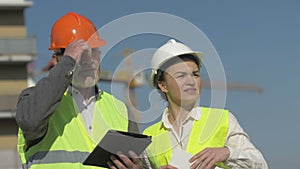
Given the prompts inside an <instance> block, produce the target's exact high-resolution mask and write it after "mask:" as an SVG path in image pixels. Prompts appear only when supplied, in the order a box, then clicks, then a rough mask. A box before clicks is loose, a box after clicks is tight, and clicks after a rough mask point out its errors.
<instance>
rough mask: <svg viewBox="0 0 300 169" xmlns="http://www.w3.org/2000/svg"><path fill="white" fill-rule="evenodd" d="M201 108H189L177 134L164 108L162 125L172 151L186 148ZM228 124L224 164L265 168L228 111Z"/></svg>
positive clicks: (239, 168)
mask: <svg viewBox="0 0 300 169" xmlns="http://www.w3.org/2000/svg"><path fill="white" fill-rule="evenodd" d="M201 110H202V108H201V107H195V108H193V109H192V110H191V112H190V113H189V115H188V116H187V118H186V119H185V120H184V121H183V123H182V125H181V128H180V130H179V134H177V132H176V131H175V129H174V128H173V126H172V125H171V123H170V122H169V119H168V116H169V113H168V108H166V109H165V110H164V113H163V115H162V125H164V127H165V128H167V130H168V132H169V136H170V139H171V145H172V148H173V149H172V150H173V151H174V150H175V149H184V150H185V149H186V146H187V144H188V139H189V137H190V132H191V129H192V127H193V122H194V120H199V119H200V118H201ZM228 125H229V126H228V133H227V136H226V143H225V146H226V147H228V149H229V151H230V156H229V158H228V159H227V160H226V161H225V164H226V165H228V166H230V167H231V169H249V168H257V169H267V168H268V165H267V163H266V161H265V159H264V157H263V155H262V154H261V153H260V151H259V150H258V149H256V147H255V146H254V145H253V144H252V143H251V142H250V140H249V136H248V135H247V133H245V132H244V130H243V129H242V127H241V126H240V124H239V123H238V121H237V119H236V118H235V117H234V115H233V114H232V113H230V112H229V114H228ZM217 168H218V167H215V169H217Z"/></svg>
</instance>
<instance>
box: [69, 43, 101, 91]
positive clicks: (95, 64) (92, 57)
mask: <svg viewBox="0 0 300 169" xmlns="http://www.w3.org/2000/svg"><path fill="white" fill-rule="evenodd" d="M100 54H101V52H100V50H99V48H92V50H91V53H89V52H88V51H84V52H83V53H82V55H81V58H80V61H79V63H78V68H77V69H76V71H75V72H74V76H73V81H72V84H73V85H74V86H75V87H78V88H87V87H93V86H95V85H96V84H97V82H98V81H99V79H100Z"/></svg>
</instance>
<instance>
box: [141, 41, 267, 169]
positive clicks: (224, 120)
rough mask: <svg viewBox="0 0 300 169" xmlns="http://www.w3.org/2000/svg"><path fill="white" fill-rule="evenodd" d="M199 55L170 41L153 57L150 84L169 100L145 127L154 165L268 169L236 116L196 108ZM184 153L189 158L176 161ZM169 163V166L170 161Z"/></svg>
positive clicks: (198, 94)
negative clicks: (153, 122)
mask: <svg viewBox="0 0 300 169" xmlns="http://www.w3.org/2000/svg"><path fill="white" fill-rule="evenodd" d="M201 59H202V53H201V52H195V51H192V50H191V49H190V48H189V47H187V46H185V45H184V44H182V43H179V42H176V41H175V40H173V39H171V40H170V41H168V42H167V43H166V44H164V45H163V46H161V47H160V48H159V49H158V50H157V51H156V52H155V53H154V55H153V58H152V62H151V64H152V68H153V71H152V75H151V83H152V85H153V86H154V87H155V88H156V89H158V91H159V92H160V94H161V95H162V97H163V98H164V99H165V100H166V101H167V102H168V107H167V108H166V109H165V110H164V113H163V116H162V120H161V121H160V122H158V123H156V124H154V125H151V126H149V127H148V128H147V129H145V131H144V134H147V135H151V136H152V138H153V143H152V144H151V145H150V146H149V148H148V149H147V153H148V156H149V158H150V161H151V164H152V165H153V166H154V168H161V169H168V168H170V169H175V168H176V166H177V167H178V168H179V167H181V166H182V165H181V164H184V163H187V164H188V166H190V167H191V168H198V169H210V168H239V169H240V168H268V167H267V164H266V162H265V160H264V158H263V156H262V154H261V153H260V152H259V150H257V149H256V148H255V147H254V145H253V144H252V143H251V142H250V141H249V138H248V135H247V134H246V133H245V132H244V131H243V129H242V128H241V126H240V125H239V123H238V122H237V120H236V118H235V117H234V116H233V115H232V114H231V113H230V112H229V111H228V110H223V109H213V108H205V107H199V106H198V99H199V97H200V91H201V78H200V68H201ZM185 152H188V154H191V158H189V159H188V160H186V161H184V160H183V158H182V160H180V161H179V162H178V160H177V162H176V161H174V159H175V157H176V159H177V158H178V157H183V154H184V153H185ZM172 164H173V165H172Z"/></svg>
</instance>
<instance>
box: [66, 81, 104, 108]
mask: <svg viewBox="0 0 300 169" xmlns="http://www.w3.org/2000/svg"><path fill="white" fill-rule="evenodd" d="M67 92H68V94H69V95H70V96H72V97H74V98H75V100H76V101H77V103H78V102H82V103H84V102H83V98H82V95H81V93H80V91H79V90H77V89H76V88H75V87H74V86H72V85H70V86H69V87H68V89H67ZM101 94H102V90H101V89H99V87H98V86H97V85H96V86H95V95H94V96H91V97H90V98H89V100H88V102H87V103H85V104H84V105H89V104H90V103H91V102H92V101H93V100H96V99H98V97H99V96H101ZM80 98H81V99H80ZM79 100H82V101H79Z"/></svg>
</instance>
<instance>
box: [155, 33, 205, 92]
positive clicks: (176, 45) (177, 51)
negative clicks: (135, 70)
mask: <svg viewBox="0 0 300 169" xmlns="http://www.w3.org/2000/svg"><path fill="white" fill-rule="evenodd" d="M186 54H190V55H192V56H195V57H196V58H197V59H198V60H199V65H198V66H200V63H201V60H202V57H203V53H202V52H196V51H193V50H192V49H191V48H189V47H187V46H186V45H184V44H183V43H180V42H176V41H175V40H174V39H171V40H169V41H168V42H167V43H165V44H164V45H162V46H161V47H160V48H158V49H157V50H156V51H155V53H154V54H153V57H152V60H151V68H152V72H151V77H150V78H151V79H150V80H151V81H150V83H151V85H152V86H153V87H156V86H155V84H154V77H155V75H156V74H157V70H158V69H159V68H160V67H161V66H162V65H163V64H164V63H166V62H167V61H168V60H170V59H171V58H174V57H176V56H180V55H186Z"/></svg>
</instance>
